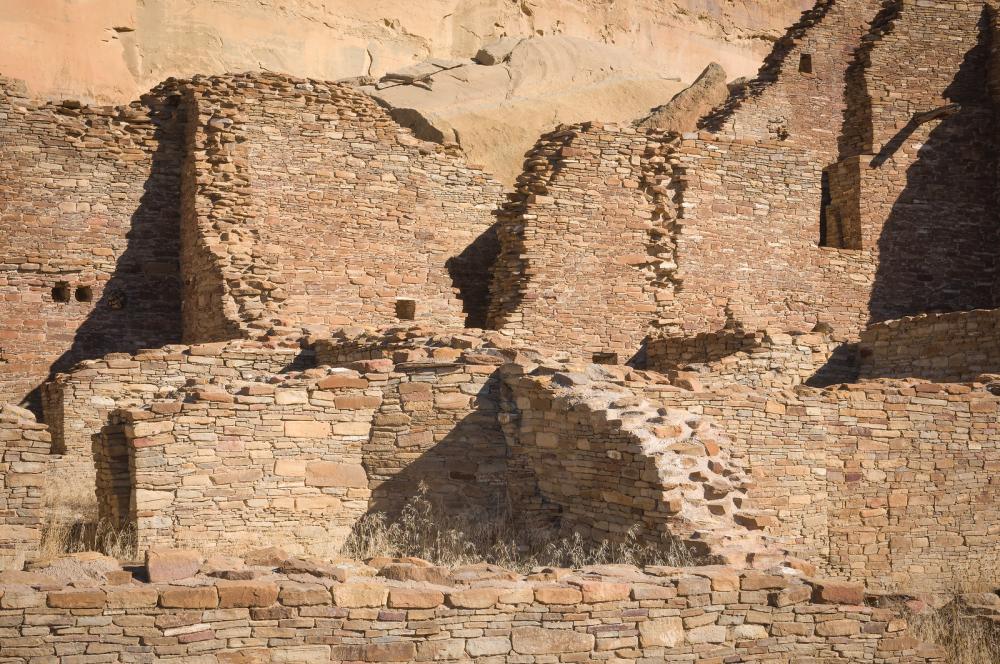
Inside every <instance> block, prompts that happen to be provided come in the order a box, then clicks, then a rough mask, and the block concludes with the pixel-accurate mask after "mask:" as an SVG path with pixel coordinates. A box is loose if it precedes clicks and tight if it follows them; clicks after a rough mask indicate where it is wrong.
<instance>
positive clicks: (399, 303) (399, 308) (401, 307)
mask: <svg viewBox="0 0 1000 664" xmlns="http://www.w3.org/2000/svg"><path fill="white" fill-rule="evenodd" d="M416 317H417V301H416V300H409V299H399V300H396V318H398V319H399V320H414V319H415V318H416Z"/></svg>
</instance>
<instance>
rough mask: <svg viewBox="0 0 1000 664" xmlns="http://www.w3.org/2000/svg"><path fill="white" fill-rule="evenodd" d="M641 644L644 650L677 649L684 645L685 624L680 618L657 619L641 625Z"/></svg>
mask: <svg viewBox="0 0 1000 664" xmlns="http://www.w3.org/2000/svg"><path fill="white" fill-rule="evenodd" d="M639 642H640V643H641V644H642V646H643V647H644V648H651V647H657V646H662V647H665V648H675V647H677V646H679V645H680V644H682V643H684V622H683V621H682V620H681V619H680V618H676V617H669V618H657V619H655V620H647V621H645V622H641V623H639Z"/></svg>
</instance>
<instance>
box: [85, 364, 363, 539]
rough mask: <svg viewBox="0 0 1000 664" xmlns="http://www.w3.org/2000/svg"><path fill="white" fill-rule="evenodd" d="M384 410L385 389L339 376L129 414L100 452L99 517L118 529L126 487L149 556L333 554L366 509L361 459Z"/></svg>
mask: <svg viewBox="0 0 1000 664" xmlns="http://www.w3.org/2000/svg"><path fill="white" fill-rule="evenodd" d="M321 385H331V387H329V388H325V387H321ZM338 400H339V401H341V402H342V403H341V405H338V403H337V402H338ZM345 400H346V401H347V403H343V402H344V401H345ZM380 403H381V389H380V387H379V386H377V385H371V384H369V381H367V380H365V379H361V378H359V377H358V376H357V374H356V373H354V372H347V371H341V372H338V373H334V374H332V375H331V376H330V377H328V379H326V382H323V380H320V381H319V382H318V383H313V384H298V385H296V384H294V383H291V384H287V385H278V386H272V385H267V384H256V385H254V384H250V385H247V386H246V387H244V388H242V389H241V390H240V393H238V394H231V393H229V392H227V391H225V390H224V389H223V388H221V387H205V388H202V389H199V390H196V391H195V392H194V393H193V394H192V395H191V397H189V399H188V400H187V401H185V402H182V403H178V402H157V403H154V404H153V405H152V407H151V411H135V410H133V411H119V416H118V419H117V421H115V420H112V422H111V424H110V425H109V427H107V429H106V430H105V431H104V432H103V436H102V437H103V440H101V444H100V445H99V446H97V447H96V452H97V459H96V462H97V467H98V471H99V472H98V486H97V494H98V499H99V500H98V504H99V507H100V508H101V509H102V510H103V513H102V514H101V516H102V517H107V518H109V519H115V518H116V517H117V518H118V519H119V521H120V519H121V517H122V516H123V515H122V514H121V506H123V505H125V504H126V501H125V500H124V499H123V497H122V493H121V491H122V487H123V486H124V488H125V489H127V490H128V491H129V494H130V495H129V499H128V501H127V504H128V505H129V514H128V519H127V521H128V522H129V523H131V524H133V525H134V526H135V528H136V533H137V537H138V546H139V549H140V550H145V549H147V548H149V547H154V546H163V545H167V546H173V545H178V546H191V547H195V548H202V549H208V548H216V547H229V548H232V549H238V548H239V547H241V546H243V547H246V546H247V545H250V544H252V543H256V542H259V541H261V539H262V538H264V539H266V541H268V542H269V543H272V544H277V545H283V546H287V547H289V549H290V550H295V551H305V550H309V552H310V553H313V554H318V555H324V554H325V555H332V554H333V553H335V552H336V551H337V549H339V547H340V545H341V544H343V542H344V540H345V539H346V537H347V534H348V533H349V531H350V529H351V526H352V525H353V524H354V521H355V520H356V519H357V518H358V517H360V516H361V515H362V514H364V513H365V512H366V510H367V509H368V501H369V497H370V495H371V490H370V489H369V481H368V475H367V473H366V471H365V468H364V466H363V465H362V452H363V447H364V445H365V443H366V442H367V440H368V436H369V433H370V429H371V421H372V415H373V413H374V411H375V410H376V409H377V408H378V406H379V404H380ZM119 425H121V426H119ZM122 427H123V428H122ZM122 434H124V442H125V447H126V451H127V458H126V459H122V457H121V455H120V450H121V442H122ZM116 450H118V451H117V452H116ZM126 475H127V477H128V482H127V483H123V482H121V479H120V478H121V477H123V476H126ZM116 505H117V506H118V507H116Z"/></svg>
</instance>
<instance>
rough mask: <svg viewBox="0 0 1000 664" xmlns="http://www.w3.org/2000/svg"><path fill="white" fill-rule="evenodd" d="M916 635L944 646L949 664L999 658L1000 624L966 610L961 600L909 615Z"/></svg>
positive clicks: (987, 662)
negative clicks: (960, 602)
mask: <svg viewBox="0 0 1000 664" xmlns="http://www.w3.org/2000/svg"><path fill="white" fill-rule="evenodd" d="M910 625H911V629H912V630H913V635H914V636H915V637H917V638H918V639H920V640H921V641H923V642H925V643H931V644H934V645H938V646H941V647H942V648H943V649H944V650H945V652H947V654H948V660H947V661H948V664H993V663H994V662H1000V627H998V626H997V625H995V624H993V623H992V622H990V621H989V620H988V619H986V618H983V617H980V616H974V615H969V614H967V613H964V612H963V610H962V607H961V606H960V605H959V603H958V602H955V601H953V602H949V603H948V604H946V605H945V606H943V607H941V608H940V609H938V610H936V611H931V612H928V613H924V614H917V615H914V616H912V617H911V618H910Z"/></svg>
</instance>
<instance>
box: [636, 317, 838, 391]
mask: <svg viewBox="0 0 1000 664" xmlns="http://www.w3.org/2000/svg"><path fill="white" fill-rule="evenodd" d="M646 356H647V364H646V366H647V368H649V369H651V370H653V371H657V372H660V373H663V374H666V375H667V376H668V377H669V378H670V379H671V380H673V381H676V380H677V379H678V378H680V379H683V380H687V381H692V380H696V381H698V383H699V384H700V385H701V386H703V387H706V388H710V387H722V386H724V385H733V384H738V385H746V386H748V387H794V386H796V385H802V384H810V385H815V384H820V385H826V384H830V383H836V382H849V381H851V380H853V379H854V378H856V377H857V367H856V366H855V362H854V359H855V353H854V351H853V350H852V349H851V348H850V347H848V346H845V345H844V344H843V343H841V342H840V341H837V340H835V339H833V338H832V337H831V336H830V335H829V334H824V333H818V332H812V333H803V332H794V331H793V332H787V333H786V332H778V331H776V330H758V331H756V332H746V331H745V330H742V329H734V330H721V331H719V332H703V333H700V334H696V335H693V336H667V335H663V336H656V337H651V338H650V339H649V340H647V342H646Z"/></svg>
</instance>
